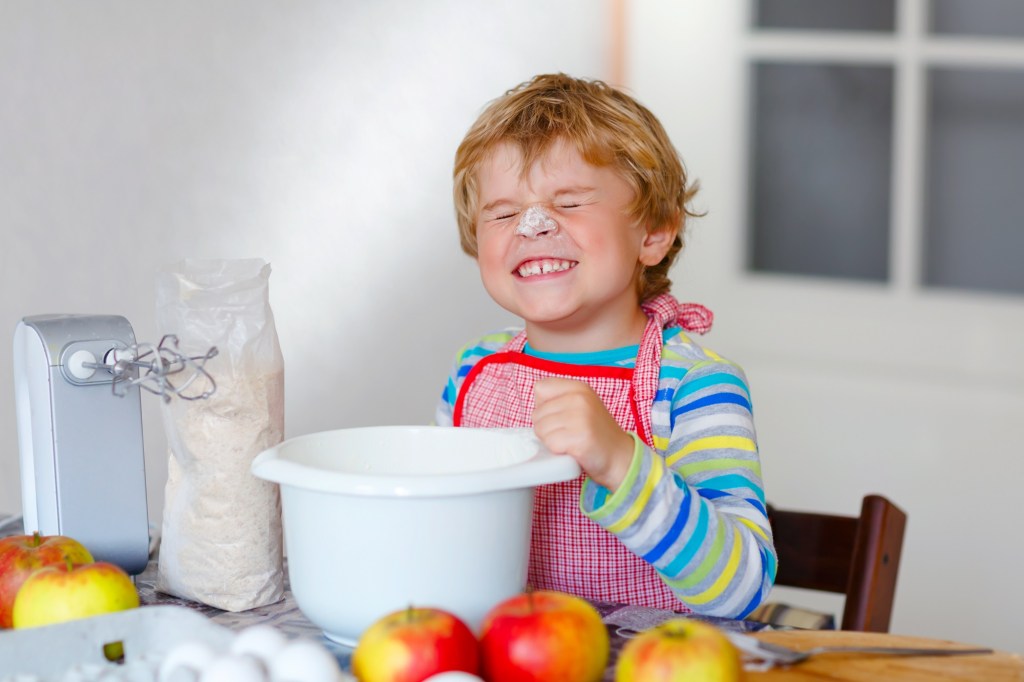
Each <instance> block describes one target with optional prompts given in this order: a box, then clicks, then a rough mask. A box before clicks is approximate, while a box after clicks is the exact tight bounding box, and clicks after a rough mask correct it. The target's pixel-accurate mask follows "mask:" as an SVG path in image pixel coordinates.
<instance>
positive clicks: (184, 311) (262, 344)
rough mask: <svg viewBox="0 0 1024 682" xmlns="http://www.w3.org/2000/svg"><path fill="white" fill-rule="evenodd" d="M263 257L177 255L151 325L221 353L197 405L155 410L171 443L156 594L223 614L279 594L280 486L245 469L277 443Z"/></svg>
mask: <svg viewBox="0 0 1024 682" xmlns="http://www.w3.org/2000/svg"><path fill="white" fill-rule="evenodd" d="M269 278H270V265H269V264H267V263H265V262H264V261H262V260H258V259H249V260H185V261H182V262H180V263H178V264H176V265H173V266H170V267H168V268H167V269H165V270H163V271H161V272H160V273H159V275H158V277H157V326H158V330H159V332H160V334H161V335H163V334H175V335H177V337H178V339H179V342H180V350H181V351H182V352H183V353H184V354H186V355H190V356H196V355H203V354H205V353H206V352H207V350H209V348H210V346H216V347H217V349H218V351H219V352H218V354H217V355H216V357H213V358H212V359H210V360H209V361H208V362H207V363H206V365H205V369H206V370H207V372H209V374H210V376H211V377H212V378H213V380H214V382H216V390H215V391H214V393H213V395H211V396H210V397H209V398H207V399H203V400H183V399H179V398H174V399H172V400H171V401H169V402H167V403H164V405H163V408H162V409H163V417H164V427H165V430H166V432H167V441H168V445H169V448H170V457H169V460H168V465H167V469H168V471H167V487H166V492H165V500H164V516H163V532H162V540H161V543H160V556H159V562H158V577H157V585H156V588H157V589H158V590H159V591H161V592H165V593H167V594H171V595H174V596H177V597H183V598H185V599H191V600H193V601H198V602H203V603H205V604H209V605H210V606H215V607H217V608H219V609H223V610H226V611H244V610H246V609H251V608H255V607H257V606H263V605H266V604H272V603H274V602H276V601H279V600H281V599H282V598H283V596H284V562H283V551H282V531H281V501H280V497H279V492H278V489H277V486H276V485H275V484H273V483H270V482H267V481H263V480H261V479H258V478H256V477H255V476H253V475H252V474H251V473H250V471H249V467H250V465H251V464H252V460H253V459H254V458H255V457H256V455H258V454H259V453H260V452H262V451H263V450H265V449H267V448H269V447H272V446H274V445H277V444H278V443H280V442H281V440H282V439H283V437H284V361H283V359H282V356H281V348H280V345H279V343H278V338H277V330H276V328H275V327H274V316H273V313H272V312H271V310H270V302H269V295H268V294H269V292H268V280H269Z"/></svg>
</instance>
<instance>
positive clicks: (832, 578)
mask: <svg viewBox="0 0 1024 682" xmlns="http://www.w3.org/2000/svg"><path fill="white" fill-rule="evenodd" d="M768 519H769V521H770V522H771V524H772V533H773V536H774V539H775V549H776V551H777V552H778V555H779V569H778V575H777V576H776V579H775V584H776V585H788V586H790V587H801V588H806V589H812V590H824V591H827V592H836V593H839V594H845V595H846V601H845V604H844V605H843V617H842V623H841V625H840V627H841V628H842V629H843V630H860V631H864V632H888V631H889V621H890V619H891V617H892V603H893V599H894V597H895V595H896V574H897V572H898V570H899V566H900V553H901V552H902V548H903V530H904V528H905V527H906V523H907V515H906V514H905V513H904V512H903V511H902V510H901V509H900V508H899V507H897V506H896V505H894V504H893V503H892V502H890V501H889V500H887V499H886V498H884V497H882V496H881V495H867V496H866V497H864V500H863V502H862V504H861V510H860V516H859V517H856V516H834V515H831V514H816V513H810V512H798V511H786V510H781V509H775V508H773V507H772V506H771V505H768Z"/></svg>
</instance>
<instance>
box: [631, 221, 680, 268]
mask: <svg viewBox="0 0 1024 682" xmlns="http://www.w3.org/2000/svg"><path fill="white" fill-rule="evenodd" d="M676 232H677V230H674V229H672V228H662V229H660V230H659V229H656V228H655V229H653V230H651V231H650V232H648V233H647V234H646V235H645V236H644V241H643V243H642V244H641V245H640V263H641V264H642V265H646V266H648V267H650V266H654V265H657V264H658V263H660V262H661V259H662V258H664V257H665V255H666V254H667V253H668V250H669V249H670V248H672V242H673V241H675V238H676Z"/></svg>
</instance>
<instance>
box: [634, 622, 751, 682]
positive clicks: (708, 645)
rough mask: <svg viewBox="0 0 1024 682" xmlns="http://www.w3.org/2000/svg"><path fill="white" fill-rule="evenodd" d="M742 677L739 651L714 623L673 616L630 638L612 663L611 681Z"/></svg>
mask: <svg viewBox="0 0 1024 682" xmlns="http://www.w3.org/2000/svg"><path fill="white" fill-rule="evenodd" d="M741 679H743V665H742V663H741V661H740V654H739V652H738V651H737V650H736V648H735V647H734V646H733V645H732V642H730V641H729V639H728V637H726V636H725V634H724V633H723V632H722V631H721V630H719V629H718V628H716V627H715V626H714V625H710V624H708V623H702V622H700V621H698V620H690V619H688V618H675V619H673V620H670V621H666V622H665V623H662V624H661V625H659V626H657V627H654V628H651V629H650V630H647V631H645V632H642V633H641V634H639V635H637V637H636V638H635V639H631V640H630V641H629V642H627V643H626V646H624V647H623V648H622V653H620V654H619V660H618V663H616V665H615V682H641V680H642V681H643V682H668V681H669V680H704V681H705V682H736V681H737V680H741Z"/></svg>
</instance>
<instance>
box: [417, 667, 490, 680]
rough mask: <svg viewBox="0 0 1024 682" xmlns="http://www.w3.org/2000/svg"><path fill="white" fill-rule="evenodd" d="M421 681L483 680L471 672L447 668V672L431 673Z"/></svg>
mask: <svg viewBox="0 0 1024 682" xmlns="http://www.w3.org/2000/svg"><path fill="white" fill-rule="evenodd" d="M423 682H484V680H483V678H482V677H477V676H476V675H474V674H473V673H466V672H462V671H461V670H449V671H447V672H443V673H438V674H436V675H431V676H430V677H428V678H427V679H425V680H423Z"/></svg>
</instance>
